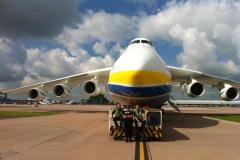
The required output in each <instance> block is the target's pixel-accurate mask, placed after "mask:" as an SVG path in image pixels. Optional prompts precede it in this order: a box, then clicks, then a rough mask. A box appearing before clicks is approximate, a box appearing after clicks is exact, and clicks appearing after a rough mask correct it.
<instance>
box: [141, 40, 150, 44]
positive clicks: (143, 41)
mask: <svg viewBox="0 0 240 160" xmlns="http://www.w3.org/2000/svg"><path fill="white" fill-rule="evenodd" d="M141 42H142V43H147V44H149V43H148V41H147V40H142V41H141Z"/></svg>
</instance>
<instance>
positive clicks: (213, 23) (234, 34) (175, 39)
mask: <svg viewBox="0 0 240 160" xmlns="http://www.w3.org/2000/svg"><path fill="white" fill-rule="evenodd" d="M239 6H240V2H238V1H234V0H232V1H231V0H230V1H224V0H213V1H206V0H201V1H195V0H189V1H180V2H176V1H171V3H168V4H167V5H166V6H165V8H164V9H163V10H161V11H159V12H158V13H157V14H155V15H147V16H145V17H143V18H142V19H141V20H140V23H139V31H138V35H140V36H144V37H148V38H150V39H155V40H157V39H161V40H165V41H168V42H170V43H172V44H173V45H179V46H182V47H183V51H181V52H180V53H179V55H178V56H177V62H178V63H179V64H180V65H181V66H184V67H188V68H191V69H199V70H201V71H203V72H207V73H211V74H217V75H220V76H228V77H231V78H235V79H238V80H240V71H238V69H237V68H239V67H240V65H239V62H240V56H239V55H240V54H239V53H240V47H239V46H240V45H239V44H240V37H239V32H240V29H239V26H240V7H239Z"/></svg>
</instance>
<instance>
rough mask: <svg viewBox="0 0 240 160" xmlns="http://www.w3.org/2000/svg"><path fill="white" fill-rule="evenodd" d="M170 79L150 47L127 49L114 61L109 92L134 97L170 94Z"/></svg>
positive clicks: (162, 63)
mask: <svg viewBox="0 0 240 160" xmlns="http://www.w3.org/2000/svg"><path fill="white" fill-rule="evenodd" d="M170 83H171V77H170V73H169V72H168V70H166V65H165V63H164V62H163V60H162V59H161V58H160V56H159V55H158V54H157V53H156V51H155V50H154V49H153V48H152V47H145V46H142V47H129V48H128V49H127V50H126V52H125V53H123V54H122V55H121V57H120V58H119V59H118V60H117V61H116V63H115V64H114V66H113V70H112V71H111V72H110V75H109V85H108V88H109V91H110V92H112V93H115V94H119V95H124V96H135V97H145V96H147V97H150V96H157V95H159V94H165V93H168V92H170V89H171V87H170Z"/></svg>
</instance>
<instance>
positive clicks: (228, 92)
mask: <svg viewBox="0 0 240 160" xmlns="http://www.w3.org/2000/svg"><path fill="white" fill-rule="evenodd" d="M238 97H239V90H238V88H235V87H233V86H231V85H228V84H225V85H224V88H222V89H221V90H220V98H221V99H222V100H225V101H232V100H236V99H238Z"/></svg>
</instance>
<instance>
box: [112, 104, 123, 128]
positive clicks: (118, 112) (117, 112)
mask: <svg viewBox="0 0 240 160" xmlns="http://www.w3.org/2000/svg"><path fill="white" fill-rule="evenodd" d="M112 118H113V122H114V123H115V126H116V128H117V129H118V121H120V127H122V120H123V109H122V106H121V104H120V103H117V104H116V107H115V108H114V110H113V111H112Z"/></svg>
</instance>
